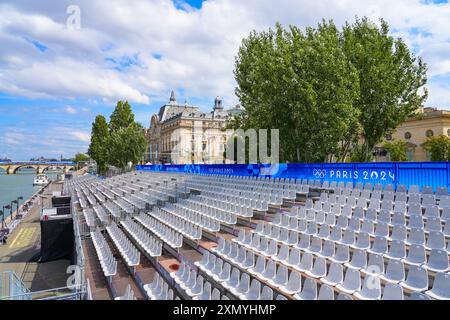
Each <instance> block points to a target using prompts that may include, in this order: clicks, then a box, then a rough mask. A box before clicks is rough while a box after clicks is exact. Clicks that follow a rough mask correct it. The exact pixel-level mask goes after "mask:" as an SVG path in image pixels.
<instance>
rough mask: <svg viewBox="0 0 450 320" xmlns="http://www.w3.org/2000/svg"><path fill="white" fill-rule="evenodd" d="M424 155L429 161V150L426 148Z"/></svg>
mask: <svg viewBox="0 0 450 320" xmlns="http://www.w3.org/2000/svg"><path fill="white" fill-rule="evenodd" d="M425 157H426V159H427V161H431V152H430V151H428V150H425Z"/></svg>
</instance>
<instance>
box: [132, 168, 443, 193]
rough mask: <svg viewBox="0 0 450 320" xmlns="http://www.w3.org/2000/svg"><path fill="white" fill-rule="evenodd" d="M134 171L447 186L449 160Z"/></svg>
mask: <svg viewBox="0 0 450 320" xmlns="http://www.w3.org/2000/svg"><path fill="white" fill-rule="evenodd" d="M136 170H143V171H159V172H176V173H196V174H218V175H230V176H253V177H272V178H294V179H308V180H320V181H321V182H323V181H325V180H328V181H338V182H340V181H343V182H353V183H354V184H356V183H358V182H362V183H366V182H371V183H373V184H375V183H381V184H383V185H387V184H393V185H394V187H397V185H399V184H403V185H406V186H407V187H409V186H411V185H419V186H431V187H433V189H434V190H436V188H437V187H449V188H450V162H402V163H394V162H386V163H317V164H305V163H289V164H286V163H281V164H276V165H267V164H212V165H206V164H204V165H203V164H201V165H200V164H190V165H141V166H136Z"/></svg>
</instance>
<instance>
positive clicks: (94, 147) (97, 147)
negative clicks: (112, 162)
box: [88, 115, 109, 173]
mask: <svg viewBox="0 0 450 320" xmlns="http://www.w3.org/2000/svg"><path fill="white" fill-rule="evenodd" d="M108 139H109V130H108V123H107V122H106V119H105V117H104V116H102V115H98V116H97V117H95V121H94V123H92V131H91V144H90V146H89V151H88V154H89V155H90V156H91V158H92V159H94V160H95V162H97V167H98V171H99V172H100V173H103V172H105V171H106V166H107V164H108V144H107V143H108Z"/></svg>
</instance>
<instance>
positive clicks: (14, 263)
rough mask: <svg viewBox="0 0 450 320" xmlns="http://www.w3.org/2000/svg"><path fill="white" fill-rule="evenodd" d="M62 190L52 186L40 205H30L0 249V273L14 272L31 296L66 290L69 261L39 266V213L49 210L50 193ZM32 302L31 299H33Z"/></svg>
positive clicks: (53, 183) (57, 186)
mask: <svg viewBox="0 0 450 320" xmlns="http://www.w3.org/2000/svg"><path fill="white" fill-rule="evenodd" d="M61 190H62V182H52V183H51V184H50V185H48V186H47V188H46V189H45V190H44V192H43V193H42V194H41V195H39V196H40V197H41V200H40V201H41V205H34V206H33V207H32V208H31V210H30V211H29V212H28V214H27V216H26V217H25V218H23V220H22V221H21V222H20V224H19V225H18V226H17V227H16V228H15V229H14V231H13V232H12V233H11V234H9V236H8V240H7V242H6V243H5V244H3V245H0V273H1V272H4V271H12V272H14V273H15V274H16V275H17V276H18V278H19V279H21V280H22V282H23V283H24V284H25V286H26V287H27V288H28V289H30V291H32V292H36V291H42V290H48V289H52V288H61V287H66V281H67V277H68V276H69V275H68V274H67V273H66V270H67V267H68V266H69V265H70V260H58V261H51V262H45V263H40V262H39V261H38V260H39V254H40V243H41V227H40V211H41V208H42V207H44V208H45V207H50V206H51V197H52V193H53V192H55V191H61ZM33 297H34V298H36V297H35V296H33Z"/></svg>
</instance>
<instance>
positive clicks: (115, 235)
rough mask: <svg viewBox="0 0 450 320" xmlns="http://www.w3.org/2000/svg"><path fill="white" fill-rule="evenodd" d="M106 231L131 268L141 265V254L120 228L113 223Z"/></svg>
mask: <svg viewBox="0 0 450 320" xmlns="http://www.w3.org/2000/svg"><path fill="white" fill-rule="evenodd" d="M106 231H107V232H108V234H109V236H110V237H111V239H112V240H113V242H114V244H115V245H116V247H117V249H119V252H120V255H121V256H122V257H123V259H124V260H125V262H126V263H127V265H128V266H130V267H135V266H138V265H139V264H140V259H141V253H140V252H139V250H138V249H137V248H136V247H135V246H134V245H133V243H132V242H131V240H130V239H129V238H128V237H127V236H126V235H125V233H123V231H122V230H120V229H119V227H118V226H117V225H116V224H115V223H113V224H111V225H109V226H107V227H106Z"/></svg>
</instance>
